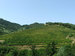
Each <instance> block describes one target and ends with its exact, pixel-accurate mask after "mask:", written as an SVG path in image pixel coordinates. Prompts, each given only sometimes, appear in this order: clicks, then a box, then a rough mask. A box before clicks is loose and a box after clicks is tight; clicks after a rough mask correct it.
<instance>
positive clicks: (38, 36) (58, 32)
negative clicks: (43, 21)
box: [0, 25, 75, 46]
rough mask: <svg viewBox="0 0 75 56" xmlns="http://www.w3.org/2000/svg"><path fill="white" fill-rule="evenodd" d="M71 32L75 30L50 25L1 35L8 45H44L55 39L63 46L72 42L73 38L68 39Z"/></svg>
mask: <svg viewBox="0 0 75 56" xmlns="http://www.w3.org/2000/svg"><path fill="white" fill-rule="evenodd" d="M70 33H75V31H74V30H72V29H69V28H66V27H63V26H58V25H49V26H43V27H41V28H32V29H27V30H23V31H18V32H13V33H10V34H6V35H3V36H1V37H0V39H2V40H5V42H4V44H7V45H31V44H36V45H38V44H41V45H44V44H47V43H49V42H51V41H55V42H56V43H58V45H59V46H62V45H67V44H70V43H71V40H69V39H66V36H67V35H68V34H70Z"/></svg>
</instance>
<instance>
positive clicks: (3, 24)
mask: <svg viewBox="0 0 75 56" xmlns="http://www.w3.org/2000/svg"><path fill="white" fill-rule="evenodd" d="M20 28H21V25H19V24H17V23H11V22H9V21H6V20H3V19H2V18H0V35H3V34H5V33H10V32H13V31H16V30H18V29H20Z"/></svg>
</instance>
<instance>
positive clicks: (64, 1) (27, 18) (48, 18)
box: [0, 0, 75, 24]
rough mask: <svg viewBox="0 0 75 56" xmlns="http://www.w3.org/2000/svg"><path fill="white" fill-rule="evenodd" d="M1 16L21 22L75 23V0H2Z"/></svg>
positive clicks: (0, 6) (0, 1)
mask: <svg viewBox="0 0 75 56" xmlns="http://www.w3.org/2000/svg"><path fill="white" fill-rule="evenodd" d="M0 18H4V19H5V20H8V21H11V22H15V23H19V24H31V23H34V22H40V23H45V22H65V23H72V24H75V0H0Z"/></svg>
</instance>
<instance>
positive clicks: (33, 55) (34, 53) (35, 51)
mask: <svg viewBox="0 0 75 56" xmlns="http://www.w3.org/2000/svg"><path fill="white" fill-rule="evenodd" d="M35 48H36V46H35V45H32V47H31V50H32V56H38V54H37V50H36V49H35Z"/></svg>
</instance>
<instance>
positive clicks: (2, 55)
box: [0, 19, 75, 56]
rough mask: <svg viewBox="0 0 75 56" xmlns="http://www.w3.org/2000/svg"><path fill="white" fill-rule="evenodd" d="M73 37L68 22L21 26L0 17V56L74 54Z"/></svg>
mask: <svg viewBox="0 0 75 56" xmlns="http://www.w3.org/2000/svg"><path fill="white" fill-rule="evenodd" d="M74 37H75V25H73V24H69V23H56V22H55V23H52V22H47V23H46V24H42V23H33V24H30V25H23V26H22V25H19V24H16V23H11V22H9V21H6V20H3V19H0V56H75V54H74V53H75V51H74V49H75V46H74V43H75V40H74V39H75V38H74ZM72 44H73V45H72Z"/></svg>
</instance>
